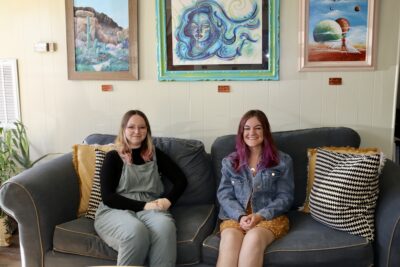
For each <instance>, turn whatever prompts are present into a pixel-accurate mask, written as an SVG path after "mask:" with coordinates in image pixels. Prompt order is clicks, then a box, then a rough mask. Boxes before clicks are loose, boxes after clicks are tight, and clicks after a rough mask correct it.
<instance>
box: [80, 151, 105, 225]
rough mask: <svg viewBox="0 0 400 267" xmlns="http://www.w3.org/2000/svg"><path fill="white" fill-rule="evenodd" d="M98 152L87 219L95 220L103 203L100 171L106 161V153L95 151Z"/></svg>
mask: <svg viewBox="0 0 400 267" xmlns="http://www.w3.org/2000/svg"><path fill="white" fill-rule="evenodd" d="M95 151H96V163H95V171H94V175H93V184H92V191H91V192H90V198H89V205H88V209H87V211H86V214H85V217H86V218H89V219H92V220H94V219H95V217H96V211H97V208H98V207H99V204H100V202H101V188H100V171H101V167H102V166H103V162H104V159H105V158H106V152H105V151H103V150H101V149H97V148H96V149H95Z"/></svg>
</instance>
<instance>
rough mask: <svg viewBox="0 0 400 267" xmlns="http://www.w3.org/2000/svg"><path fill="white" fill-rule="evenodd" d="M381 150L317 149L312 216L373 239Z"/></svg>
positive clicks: (311, 198) (338, 227) (312, 192)
mask: <svg viewBox="0 0 400 267" xmlns="http://www.w3.org/2000/svg"><path fill="white" fill-rule="evenodd" d="M383 163H384V157H383V154H382V153H379V152H375V153H374V154H371V153H369V154H353V153H351V152H350V153H346V152H345V153H342V152H337V151H329V150H325V149H317V159H316V165H315V181H314V185H313V187H312V190H311V194H310V210H311V216H312V217H313V218H314V219H316V220H317V221H319V222H321V223H324V224H326V225H328V226H330V227H333V228H335V229H338V230H342V231H346V232H349V233H351V234H355V235H360V236H363V237H365V238H367V239H368V240H371V241H372V240H373V239H374V232H375V225H374V214H375V206H376V200H377V199H378V192H379V188H378V186H379V178H378V176H379V172H380V170H381V169H382V167H383Z"/></svg>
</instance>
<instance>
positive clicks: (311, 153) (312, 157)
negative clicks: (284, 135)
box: [299, 146, 378, 213]
mask: <svg viewBox="0 0 400 267" xmlns="http://www.w3.org/2000/svg"><path fill="white" fill-rule="evenodd" d="M321 149H324V150H327V151H334V152H339V153H351V154H361V155H363V154H367V155H369V154H376V153H378V148H374V147H371V148H355V147H349V146H346V147H337V146H326V147H321ZM317 151H318V148H309V149H308V150H307V156H308V175H307V190H306V199H305V201H304V205H303V207H301V208H300V209H299V210H301V211H303V212H308V213H309V212H310V194H311V189H312V186H313V184H314V180H315V163H316V161H317Z"/></svg>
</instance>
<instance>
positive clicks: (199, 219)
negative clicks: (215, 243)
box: [53, 204, 216, 264]
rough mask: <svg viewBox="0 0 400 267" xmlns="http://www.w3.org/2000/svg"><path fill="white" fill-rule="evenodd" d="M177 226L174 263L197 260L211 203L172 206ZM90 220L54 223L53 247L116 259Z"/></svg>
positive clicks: (212, 218)
mask: <svg viewBox="0 0 400 267" xmlns="http://www.w3.org/2000/svg"><path fill="white" fill-rule="evenodd" d="M172 215H173V217H174V218H175V221H176V226H177V231H178V232H177V246H178V247H177V249H178V258H177V263H178V264H194V263H198V262H200V260H201V245H202V241H203V240H204V239H205V238H206V237H207V236H208V235H209V234H210V233H211V232H212V229H213V227H214V224H215V216H216V212H215V207H214V205H212V204H210V205H193V206H180V207H174V208H173V209H172ZM93 222H94V221H93V220H91V219H88V218H85V217H80V218H78V219H76V220H73V221H70V222H67V223H63V224H60V225H57V226H56V229H55V231H54V239H53V249H54V250H55V251H59V252H65V253H71V254H77V255H85V256H90V257H96V258H101V259H113V260H116V259H117V252H116V251H115V250H113V249H112V248H110V247H109V246H107V245H106V244H105V243H104V242H103V241H102V239H101V238H100V237H99V236H98V235H97V234H96V231H95V229H94V226H93Z"/></svg>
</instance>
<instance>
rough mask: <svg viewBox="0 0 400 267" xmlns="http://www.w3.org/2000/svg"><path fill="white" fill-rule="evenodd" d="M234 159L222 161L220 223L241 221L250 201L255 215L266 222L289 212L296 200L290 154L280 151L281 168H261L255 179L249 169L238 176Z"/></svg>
mask: <svg viewBox="0 0 400 267" xmlns="http://www.w3.org/2000/svg"><path fill="white" fill-rule="evenodd" d="M234 153H236V152H234ZM231 156H232V155H230V156H228V157H225V158H224V159H223V160H222V170H221V172H222V177H221V183H220V185H219V188H218V191H217V198H218V201H219V203H220V211H219V218H220V219H222V220H226V219H234V220H238V219H239V217H240V216H241V215H246V207H247V204H248V203H249V201H251V207H252V210H253V213H258V214H260V215H261V216H262V217H264V218H265V219H267V220H271V219H273V218H275V217H277V216H279V215H281V214H283V213H285V212H287V211H289V209H290V207H291V205H292V202H293V198H294V178H293V163H292V159H291V157H290V156H289V155H288V154H285V153H283V152H281V151H279V163H278V165H276V166H274V167H271V168H265V167H264V168H263V167H261V168H260V169H259V170H257V174H256V176H254V177H253V176H252V174H251V171H250V169H249V167H248V166H247V165H246V166H243V167H242V168H241V169H240V170H239V171H238V172H236V171H235V169H234V168H233V162H232V160H231V158H232V157H231ZM250 198H251V199H250Z"/></svg>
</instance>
